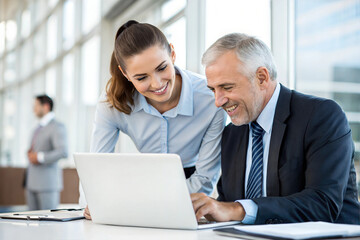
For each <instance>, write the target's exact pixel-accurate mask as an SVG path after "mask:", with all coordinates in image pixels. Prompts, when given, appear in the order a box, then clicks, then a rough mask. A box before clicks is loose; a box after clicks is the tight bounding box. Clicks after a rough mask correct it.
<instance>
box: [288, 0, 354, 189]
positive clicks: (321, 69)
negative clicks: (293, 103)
mask: <svg viewBox="0 0 360 240" xmlns="http://www.w3.org/2000/svg"><path fill="white" fill-rule="evenodd" d="M359 9H360V1H359V0H347V1H342V0H331V1H328V0H318V1H311V0H297V1H295V63H296V64H295V80H296V81H295V83H296V85H295V86H296V89H298V90H299V91H302V92H305V93H309V94H314V95H317V96H321V97H326V98H331V99H334V100H335V101H336V102H337V103H339V104H340V106H341V107H342V108H343V110H344V111H345V113H346V115H347V118H348V120H349V123H350V127H351V129H352V136H353V139H354V142H355V149H356V155H355V164H356V168H357V178H358V181H359V178H360V107H359V106H360V105H359V102H360V78H359V75H360V45H359V43H360V14H359ZM359 189H360V184H359Z"/></svg>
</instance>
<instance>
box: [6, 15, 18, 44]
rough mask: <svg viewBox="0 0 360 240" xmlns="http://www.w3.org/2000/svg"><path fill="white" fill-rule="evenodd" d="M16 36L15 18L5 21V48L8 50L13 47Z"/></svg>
mask: <svg viewBox="0 0 360 240" xmlns="http://www.w3.org/2000/svg"><path fill="white" fill-rule="evenodd" d="M16 36H17V24H16V21H15V20H8V21H7V22H6V49H8V50H10V49H11V48H13V47H15V44H16Z"/></svg>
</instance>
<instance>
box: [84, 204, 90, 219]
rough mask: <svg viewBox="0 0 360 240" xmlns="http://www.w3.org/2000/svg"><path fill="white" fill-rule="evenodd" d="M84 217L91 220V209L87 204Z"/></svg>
mask: <svg viewBox="0 0 360 240" xmlns="http://www.w3.org/2000/svg"><path fill="white" fill-rule="evenodd" d="M84 217H85V218H86V219H87V220H91V215H90V211H89V208H88V206H87V205H86V208H85V210H84Z"/></svg>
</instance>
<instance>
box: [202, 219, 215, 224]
mask: <svg viewBox="0 0 360 240" xmlns="http://www.w3.org/2000/svg"><path fill="white" fill-rule="evenodd" d="M211 223H216V222H215V221H209V220H207V219H206V218H200V220H199V221H198V225H204V224H211Z"/></svg>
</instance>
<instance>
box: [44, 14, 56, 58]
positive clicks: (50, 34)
mask: <svg viewBox="0 0 360 240" xmlns="http://www.w3.org/2000/svg"><path fill="white" fill-rule="evenodd" d="M46 31H47V32H46V34H47V37H46V40H47V41H46V46H47V51H46V52H47V53H46V56H47V58H48V59H49V60H52V59H54V58H55V57H56V54H57V17H56V16H55V15H52V16H51V17H49V20H48V21H47V27H46Z"/></svg>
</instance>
